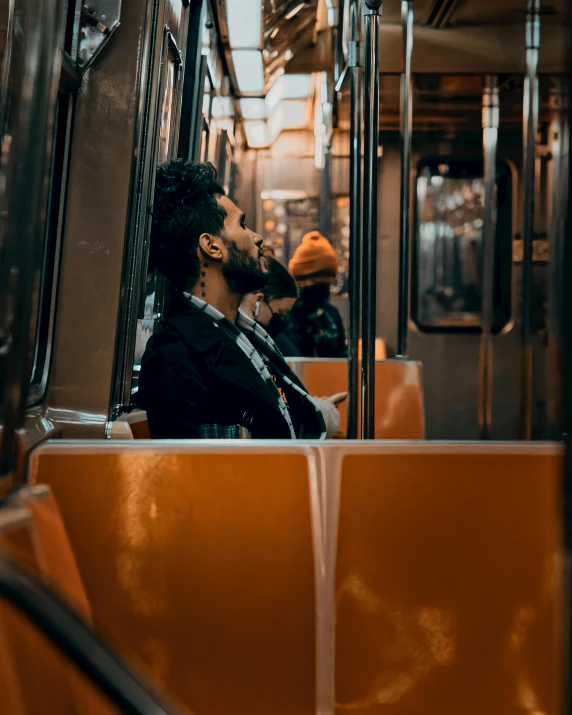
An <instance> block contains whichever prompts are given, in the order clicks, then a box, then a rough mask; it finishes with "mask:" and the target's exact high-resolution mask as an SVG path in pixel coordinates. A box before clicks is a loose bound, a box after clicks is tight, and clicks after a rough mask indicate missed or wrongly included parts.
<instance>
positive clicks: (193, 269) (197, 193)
mask: <svg viewBox="0 0 572 715" xmlns="http://www.w3.org/2000/svg"><path fill="white" fill-rule="evenodd" d="M217 196H224V188H223V187H222V186H221V184H220V182H219V181H218V180H217V173H216V170H215V168H214V166H213V165H212V164H198V163H192V162H187V161H184V160H183V159H175V160H174V161H170V162H168V163H166V164H163V165H162V166H160V167H159V168H158V170H157V176H156V179H155V202H154V206H153V223H152V228H151V245H150V253H149V265H150V267H151V268H156V269H157V270H159V271H160V272H161V273H163V275H165V276H166V277H167V278H168V279H169V280H170V281H171V282H172V283H173V284H174V285H175V286H176V287H177V288H180V289H181V290H184V289H185V288H186V287H187V286H189V285H192V284H193V283H194V282H196V280H197V278H198V276H199V272H200V262H199V258H198V256H197V246H198V241H199V237H200V236H201V235H202V234H203V233H210V234H213V235H217V236H220V235H221V234H222V232H223V230H224V219H225V218H226V211H225V210H224V209H223V208H221V206H219V204H218V203H217V201H216V197H217Z"/></svg>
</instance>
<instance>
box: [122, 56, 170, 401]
mask: <svg viewBox="0 0 572 715" xmlns="http://www.w3.org/2000/svg"><path fill="white" fill-rule="evenodd" d="M165 64H166V66H165V76H164V84H163V98H162V101H161V108H160V112H161V113H160V115H159V122H160V123H159V137H158V146H157V164H158V165H159V166H160V165H161V164H164V163H165V162H167V161H169V160H170V159H171V158H172V156H173V149H174V147H173V144H174V138H173V110H174V107H175V96H176V94H175V90H176V88H177V81H178V78H179V68H178V66H177V64H176V62H175V59H174V58H173V56H172V55H171V53H170V52H169V50H167V52H166V58H165ZM164 283H165V282H164V279H163V278H162V277H161V276H159V275H158V274H157V273H149V275H148V276H147V284H146V287H145V308H144V315H143V318H142V319H139V320H138V321H137V333H136V338H135V359H134V375H133V382H132V389H133V390H135V389H136V388H137V376H138V372H139V366H140V364H141V358H142V357H143V353H144V352H145V346H146V345H147V340H148V339H149V338H150V337H151V335H152V334H153V330H154V329H155V327H156V324H157V321H158V320H159V318H160V317H161V316H160V310H161V309H162V305H163V298H164V292H165V285H164Z"/></svg>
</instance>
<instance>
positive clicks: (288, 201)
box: [262, 191, 350, 296]
mask: <svg viewBox="0 0 572 715" xmlns="http://www.w3.org/2000/svg"><path fill="white" fill-rule="evenodd" d="M319 213H320V202H319V198H318V197H316V196H307V195H303V194H301V193H297V192H296V195H292V196H289V195H288V192H280V191H277V192H269V193H268V195H267V194H266V193H265V194H264V196H263V201H262V218H263V226H264V238H265V239H266V240H270V241H271V242H272V244H273V246H274V251H275V253H276V258H277V259H278V260H279V261H281V262H282V263H283V264H284V265H286V266H287V265H288V263H289V261H290V259H291V258H292V256H293V255H294V252H295V251H296V249H297V248H298V246H299V245H300V243H301V242H302V238H303V236H304V234H306V233H308V232H310V231H315V230H316V229H318V228H319V225H320V215H319ZM349 221H350V217H349V198H348V197H347V196H338V197H336V198H335V200H334V202H333V206H332V235H331V236H328V237H327V238H329V240H330V242H331V244H332V246H333V247H334V250H335V251H336V254H337V256H338V266H339V272H338V277H337V280H336V281H335V284H334V285H333V286H332V294H334V295H338V296H346V295H347V292H348V266H349Z"/></svg>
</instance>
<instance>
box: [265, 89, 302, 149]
mask: <svg viewBox="0 0 572 715" xmlns="http://www.w3.org/2000/svg"><path fill="white" fill-rule="evenodd" d="M307 123H308V108H307V104H306V102H305V101H302V100H299V99H298V100H289V101H286V102H280V104H279V105H278V107H277V108H276V111H275V112H274V114H273V115H272V116H271V117H270V119H269V120H268V130H269V134H270V138H271V139H272V141H274V139H276V137H277V136H278V135H279V134H280V132H281V131H282V130H284V129H301V128H302V127H305V126H306V124H307Z"/></svg>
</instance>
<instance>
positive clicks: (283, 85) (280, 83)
mask: <svg viewBox="0 0 572 715" xmlns="http://www.w3.org/2000/svg"><path fill="white" fill-rule="evenodd" d="M311 91H312V75H309V74H283V75H282V76H280V77H278V79H277V80H276V82H274V84H273V85H272V87H271V88H270V91H269V92H268V94H267V96H266V112H267V113H268V114H272V111H273V110H274V108H275V107H276V106H277V105H278V103H279V102H280V101H281V100H282V99H306V98H307V97H309V96H310V93H311Z"/></svg>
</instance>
